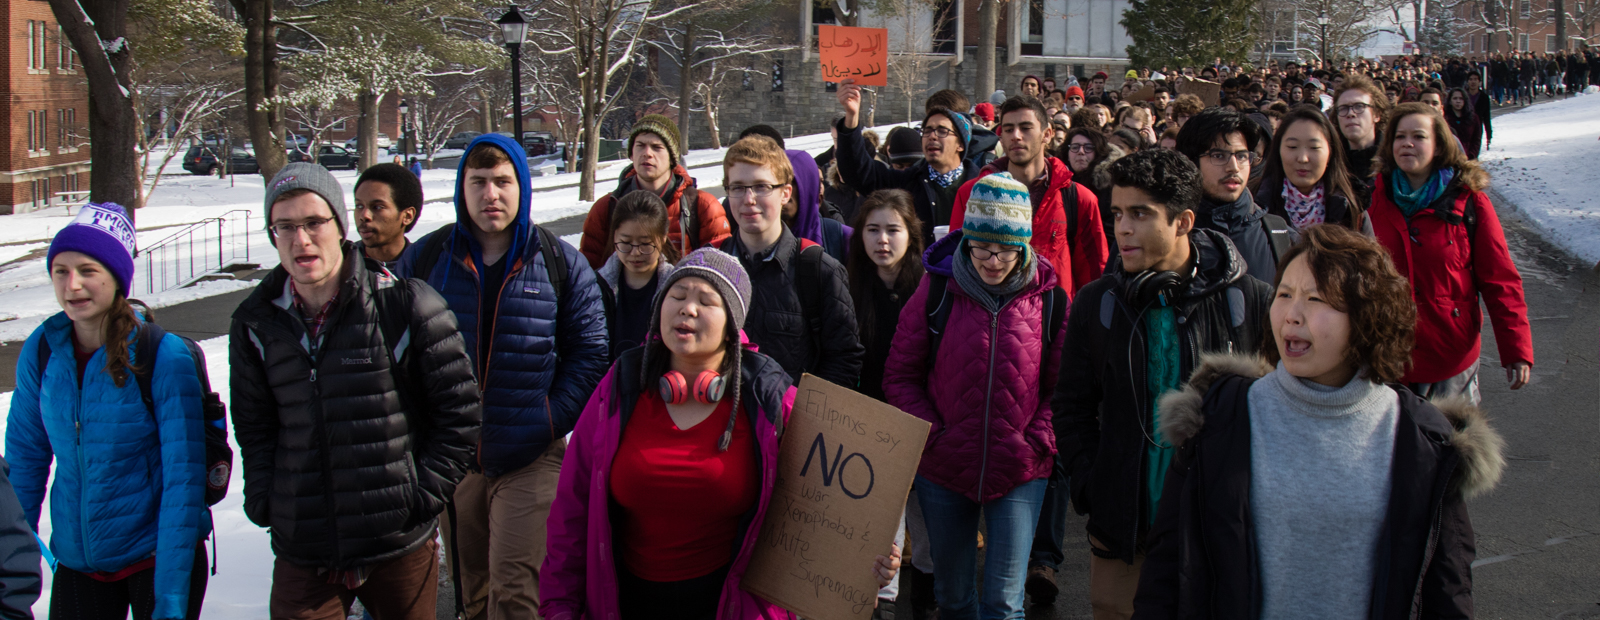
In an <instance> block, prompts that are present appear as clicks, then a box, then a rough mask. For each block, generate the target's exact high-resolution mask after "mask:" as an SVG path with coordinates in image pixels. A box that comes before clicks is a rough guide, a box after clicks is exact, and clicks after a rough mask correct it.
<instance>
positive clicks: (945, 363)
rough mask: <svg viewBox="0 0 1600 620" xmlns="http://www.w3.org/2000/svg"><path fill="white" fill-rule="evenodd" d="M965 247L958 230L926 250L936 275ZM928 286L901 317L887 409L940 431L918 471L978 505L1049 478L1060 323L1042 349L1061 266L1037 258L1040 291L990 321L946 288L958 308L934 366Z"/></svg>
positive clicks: (1029, 291) (956, 289) (886, 386)
mask: <svg viewBox="0 0 1600 620" xmlns="http://www.w3.org/2000/svg"><path fill="white" fill-rule="evenodd" d="M1093 230H1094V231H1096V233H1097V234H1096V236H1102V235H1101V234H1100V233H1099V230H1100V229H1099V228H1094V229H1093ZM960 246H961V234H960V233H951V234H950V235H949V236H947V237H945V238H944V239H941V240H940V241H939V242H938V243H935V244H934V245H933V247H931V248H928V253H927V262H928V263H929V264H928V271H929V273H931V274H934V275H940V276H945V277H950V265H951V261H952V260H954V259H959V260H966V258H965V257H956V256H954V254H955V252H956V251H957V250H958V249H959V248H960ZM928 282H929V277H928V276H923V278H922V282H921V283H920V284H918V285H917V292H916V293H914V294H912V295H911V299H909V300H906V305H905V308H904V309H902V310H901V312H900V328H899V329H898V330H895V335H894V341H893V343H892V344H891V345H890V347H889V361H888V364H887V365H886V367H885V368H884V373H883V391H884V394H885V395H886V396H888V399H889V404H891V405H894V406H895V407H899V408H900V410H901V411H904V412H906V413H909V414H911V415H914V416H917V417H919V418H922V419H924V420H927V421H928V422H930V423H931V424H933V428H932V429H931V431H930V432H929V434H928V444H927V446H926V448H924V450H923V452H922V464H921V465H920V466H919V467H918V469H917V473H919V474H921V475H922V476H923V477H926V478H927V479H929V480H932V481H933V482H935V483H938V484H939V485H941V486H944V487H945V488H948V489H950V490H952V491H955V492H958V493H961V494H963V495H965V496H967V497H968V498H970V499H972V500H973V501H976V502H987V501H991V500H995V499H999V498H1000V497H1003V496H1004V495H1005V494H1006V493H1010V492H1011V490H1012V489H1014V488H1016V487H1017V486H1018V485H1021V484H1023V483H1025V482H1030V481H1033V480H1039V479H1041V478H1048V477H1050V468H1051V466H1052V464H1053V463H1054V462H1055V461H1054V458H1053V457H1054V455H1055V453H1056V437H1055V430H1054V427H1052V426H1051V423H1050V419H1051V414H1050V396H1051V393H1052V392H1053V391H1054V389H1055V382H1056V374H1057V369H1058V364H1059V363H1060V361H1061V344H1062V342H1063V341H1064V340H1066V329H1065V326H1066V321H1062V330H1061V332H1058V333H1057V334H1056V335H1055V338H1054V339H1053V340H1052V341H1051V347H1050V349H1051V350H1050V351H1048V352H1046V351H1044V350H1043V348H1044V324H1045V322H1046V321H1047V320H1048V318H1047V317H1045V316H1044V295H1045V294H1046V293H1048V292H1049V291H1050V290H1051V289H1054V288H1056V287H1057V286H1059V281H1058V280H1057V278H1056V272H1055V269H1053V268H1051V266H1050V262H1049V260H1048V259H1045V260H1041V261H1039V274H1038V277H1037V278H1036V279H1035V280H1034V283H1033V285H1032V286H1029V287H1027V288H1024V289H1023V291H1022V292H1021V293H1019V294H1017V295H1016V296H1015V297H1013V298H1012V299H1011V301H1010V302H1008V303H1007V304H1006V305H1005V307H1004V308H1002V309H1001V310H1000V313H999V315H998V316H997V317H994V320H993V322H992V323H991V315H990V314H989V312H988V310H985V309H984V308H983V306H981V305H979V304H978V302H977V301H974V300H973V299H972V298H971V297H968V296H967V294H966V293H965V292H964V291H962V290H961V286H960V285H958V284H957V283H956V281H955V278H950V279H949V281H947V282H946V287H947V288H946V290H947V291H948V292H949V293H950V298H951V299H952V300H954V303H955V305H954V306H953V307H952V309H951V310H950V322H949V323H947V324H946V325H945V332H944V337H943V338H942V339H941V342H940V345H939V351H938V354H937V357H936V358H935V359H934V360H933V364H932V368H929V364H928V361H929V355H928V353H929V352H928V345H929V340H928V316H927V298H928ZM1041 365H1043V366H1044V368H1043V371H1044V372H1043V375H1042V377H1041V374H1040V370H1041V368H1040V366H1041ZM1041 378H1042V379H1044V383H1043V384H1042V385H1041V382H1040V380H1041Z"/></svg>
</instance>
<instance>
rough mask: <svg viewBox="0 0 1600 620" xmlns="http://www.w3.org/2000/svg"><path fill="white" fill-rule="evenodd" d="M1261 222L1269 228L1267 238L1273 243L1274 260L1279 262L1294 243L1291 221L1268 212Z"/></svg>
mask: <svg viewBox="0 0 1600 620" xmlns="http://www.w3.org/2000/svg"><path fill="white" fill-rule="evenodd" d="M1261 222H1262V224H1263V225H1265V226H1266V228H1267V240H1268V241H1270V242H1271V243H1272V259H1273V262H1277V260H1278V259H1281V258H1283V255H1284V254H1285V253H1287V252H1288V251H1289V246H1292V245H1294V244H1293V242H1292V241H1291V239H1290V238H1289V221H1288V220H1285V219H1283V218H1282V217H1280V216H1277V215H1273V214H1271V213H1268V214H1267V215H1266V217H1264V218H1262V219H1261Z"/></svg>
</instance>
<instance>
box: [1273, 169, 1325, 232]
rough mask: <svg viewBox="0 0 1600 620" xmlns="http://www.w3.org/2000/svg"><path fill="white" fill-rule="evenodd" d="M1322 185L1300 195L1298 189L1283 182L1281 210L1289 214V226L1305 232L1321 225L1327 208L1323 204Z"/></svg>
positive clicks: (1319, 184) (1287, 182)
mask: <svg viewBox="0 0 1600 620" xmlns="http://www.w3.org/2000/svg"><path fill="white" fill-rule="evenodd" d="M1322 198H1323V190H1322V184H1321V183H1318V184H1317V185H1316V187H1314V188H1312V190H1311V193H1309V194H1302V193H1300V189H1299V188H1297V187H1295V186H1294V184H1293V183H1290V182H1289V180H1288V179H1284V181H1283V210H1284V211H1285V212H1287V213H1288V214H1289V225H1290V226H1293V227H1294V229H1295V230H1305V229H1307V228H1310V227H1312V226H1316V225H1317V224H1321V223H1322V221H1323V218H1325V217H1326V216H1327V215H1328V210H1327V207H1326V206H1325V205H1324V204H1323V200H1322Z"/></svg>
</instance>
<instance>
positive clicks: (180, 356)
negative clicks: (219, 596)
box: [6, 312, 211, 618]
mask: <svg viewBox="0 0 1600 620" xmlns="http://www.w3.org/2000/svg"><path fill="white" fill-rule="evenodd" d="M71 330H72V320H71V319H68V318H67V315H66V313H64V312H63V313H59V314H57V315H55V316H53V317H50V318H49V319H48V320H46V321H45V322H44V325H42V326H40V327H39V329H36V330H34V332H33V335H31V336H29V337H28V340H27V342H24V343H23V345H22V351H21V355H20V357H19V358H18V362H17V391H16V393H15V394H13V395H12V398H11V414H10V418H9V419H8V421H7V425H6V460H8V461H10V462H11V483H12V485H14V486H15V487H16V490H17V499H18V500H20V501H21V503H22V508H23V511H24V512H25V513H26V514H27V519H28V524H29V525H31V526H33V528H34V529H35V531H37V530H38V527H39V506H40V503H41V502H42V501H43V500H44V493H45V481H46V480H47V479H48V478H49V475H50V462H51V460H52V459H54V460H55V464H56V479H55V484H54V486H53V487H52V488H51V494H50V522H51V528H52V531H51V533H50V549H51V551H53V552H54V553H55V555H56V558H57V559H59V560H60V561H61V564H62V565H64V566H66V567H68V568H71V569H73V570H76V571H80V572H97V571H118V570H122V569H123V568H127V567H128V566H129V565H131V564H133V563H135V562H139V561H141V560H144V559H145V558H149V557H151V556H152V555H153V556H155V559H156V567H155V571H156V572H155V593H156V607H155V614H154V617H155V618H182V617H184V616H185V610H186V609H187V608H188V602H189V571H190V570H191V569H192V568H193V566H194V558H195V545H197V544H200V540H201V539H202V538H203V537H205V535H206V534H208V533H210V531H211V517H210V513H209V512H208V511H207V509H206V504H205V480H206V466H205V456H206V442H205V426H204V424H205V423H204V420H203V417H202V414H201V410H200V378H199V377H198V376H196V375H195V372H194V361H193V359H192V358H190V357H189V349H188V347H187V346H185V345H184V344H183V342H182V341H181V340H179V339H178V337H177V336H174V335H172V334H168V335H167V337H166V338H164V339H162V341H161V345H160V349H159V350H158V351H157V352H156V360H155V369H154V373H153V375H152V376H153V380H152V382H151V386H150V387H151V397H152V398H153V400H154V402H155V409H156V410H155V417H154V418H152V417H151V415H150V411H149V410H148V409H145V406H144V399H143V397H142V396H140V394H139V385H138V382H136V381H135V380H134V379H133V377H132V376H131V375H130V376H129V377H128V380H127V381H126V382H124V384H123V386H122V387H120V388H119V387H117V386H116V383H115V382H113V381H112V378H111V375H109V374H107V373H106V371H105V366H106V352H105V349H104V348H101V349H100V350H98V351H96V352H95V354H94V357H93V358H91V359H90V360H89V366H88V370H87V371H86V372H85V373H84V374H85V376H84V377H83V382H82V388H81V389H80V388H79V382H78V364H77V360H76V359H74V357H73V344H72V335H71ZM135 337H136V336H129V341H128V344H127V346H128V349H129V356H130V357H131V356H132V355H133V341H134V338H135ZM41 338H44V339H48V340H49V342H50V360H49V364H48V366H47V368H46V369H45V372H44V373H43V376H41V375H40V372H39V363H38V359H39V353H38V350H39V339H41ZM133 362H134V363H135V364H145V363H149V362H148V361H144V360H133Z"/></svg>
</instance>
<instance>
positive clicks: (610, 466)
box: [539, 249, 900, 620]
mask: <svg viewBox="0 0 1600 620" xmlns="http://www.w3.org/2000/svg"><path fill="white" fill-rule="evenodd" d="M749 299H750V277H749V275H748V274H746V273H745V271H744V268H743V267H741V266H740V265H739V260H738V259H737V258H735V257H733V256H730V255H727V254H724V253H722V252H719V251H717V250H714V249H700V250H696V251H695V252H693V253H691V254H689V255H688V256H686V257H684V259H683V261H682V262H681V263H679V264H678V266H677V270H675V271H673V273H672V275H670V276H668V277H667V278H666V279H665V280H664V281H663V282H662V283H661V286H660V288H659V289H658V292H657V293H656V300H655V310H654V312H652V318H651V323H652V325H651V329H650V334H651V337H650V338H649V341H648V342H647V343H646V344H645V346H643V347H639V348H635V349H632V350H629V351H626V352H624V353H623V354H622V355H621V357H619V358H617V361H616V363H615V364H614V365H612V367H611V371H610V372H609V373H608V374H607V375H606V377H605V379H603V380H602V381H601V382H600V386H599V387H598V388H597V389H596V390H595V393H594V395H593V396H592V397H590V399H589V404H588V406H586V407H585V408H584V412H583V414H582V415H581V416H580V417H579V419H578V425H577V428H576V429H574V430H573V433H572V437H571V443H570V444H569V445H568V447H567V455H566V458H565V460H564V461H563V463H562V467H561V481H560V484H559V485H558V487H557V490H556V499H555V503H554V505H553V506H552V507H551V509H550V520H549V522H548V524H547V529H548V535H549V555H548V556H546V558H545V561H544V567H543V568H542V569H541V570H540V573H539V574H540V580H539V598H540V610H539V611H540V614H541V615H542V616H544V617H545V618H546V619H548V620H577V619H579V618H618V619H620V620H632V619H634V618H650V619H652V620H655V619H669V620H671V619H684V620H690V619H693V620H702V619H704V620H712V619H715V620H745V619H750V620H755V619H764V620H765V619H776V618H790V617H792V616H791V614H789V612H787V611H784V610H783V609H781V608H779V607H777V606H775V605H772V604H771V603H768V602H766V601H764V600H762V599H760V598H759V597H756V596H755V595H753V594H750V593H748V592H745V591H744V590H743V589H741V588H740V587H739V583H740V581H741V580H742V578H743V576H744V569H745V567H746V566H747V565H748V564H749V561H750V554H751V552H752V551H753V550H754V548H755V541H756V536H757V534H758V533H759V532H760V531H761V523H762V517H763V516H765V514H766V511H767V503H768V502H769V501H770V500H771V493H772V488H773V483H774V482H775V481H776V479H777V457H778V436H779V435H780V434H781V432H782V428H783V424H784V422H785V421H786V420H787V419H788V417H789V411H790V409H792V408H793V406H794V394H795V391H794V387H793V386H792V385H791V382H790V379H789V375H788V373H786V372H785V371H784V370H783V368H782V367H781V366H779V365H778V363H777V362H775V361H773V360H772V358H770V357H767V356H765V355H762V354H760V353H757V352H756V351H753V350H746V349H745V348H744V347H743V346H742V338H741V332H740V329H741V328H742V327H743V326H744V319H745V315H746V309H747V308H748V302H749ZM899 566H900V551H899V549H897V548H893V547H891V548H890V550H889V555H888V556H878V559H877V562H876V565H875V566H874V567H873V571H874V574H875V575H876V576H877V578H878V583H879V585H880V586H882V585H884V584H887V583H889V581H890V580H891V579H893V578H894V574H895V572H896V571H897V570H898V569H899ZM862 569H863V570H865V569H866V567H862Z"/></svg>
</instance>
